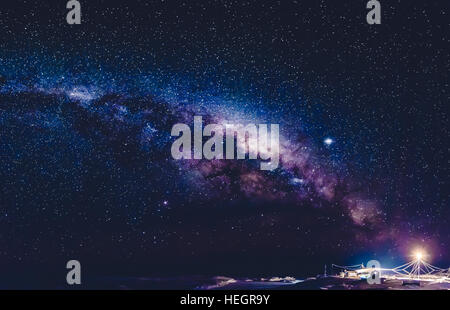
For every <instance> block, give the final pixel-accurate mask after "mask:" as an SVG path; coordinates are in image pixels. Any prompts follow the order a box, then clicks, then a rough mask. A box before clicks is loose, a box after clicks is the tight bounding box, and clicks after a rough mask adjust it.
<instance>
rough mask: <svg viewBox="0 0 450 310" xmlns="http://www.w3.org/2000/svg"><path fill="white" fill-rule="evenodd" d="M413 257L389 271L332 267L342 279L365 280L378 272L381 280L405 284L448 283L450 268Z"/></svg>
mask: <svg viewBox="0 0 450 310" xmlns="http://www.w3.org/2000/svg"><path fill="white" fill-rule="evenodd" d="M414 257H415V259H414V260H412V261H410V262H408V263H406V264H403V265H400V266H398V267H395V268H391V269H389V268H367V267H364V265H363V264H360V265H352V266H339V265H335V264H333V265H332V267H333V268H336V269H338V270H340V273H339V276H340V277H342V278H352V279H367V278H368V277H369V276H370V275H371V274H372V272H373V271H379V272H380V273H381V278H382V279H397V280H402V281H403V283H407V284H418V285H420V282H421V281H426V282H437V283H450V268H447V269H442V268H439V267H436V266H433V265H431V264H429V263H427V262H426V261H425V260H424V257H425V255H424V253H422V252H416V253H415V255H414ZM325 271H326V270H325Z"/></svg>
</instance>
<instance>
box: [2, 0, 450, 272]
mask: <svg viewBox="0 0 450 310" xmlns="http://www.w3.org/2000/svg"><path fill="white" fill-rule="evenodd" d="M94 2H95V1H94ZM169 2H170V1H169ZM192 2H193V1H188V2H180V3H177V4H170V3H166V2H159V1H158V2H157V1H155V2H152V1H131V2H130V3H128V4H123V3H114V1H113V2H111V3H109V2H108V4H104V3H103V2H101V1H100V2H99V3H92V4H90V5H86V7H83V10H84V13H83V23H82V24H81V25H79V27H78V26H77V27H75V28H74V27H71V26H69V25H67V24H65V19H64V14H65V8H64V6H63V7H62V8H60V7H59V6H58V5H56V4H55V5H54V4H52V3H51V1H50V2H49V3H46V4H42V5H39V6H38V5H36V4H31V3H28V2H24V5H23V6H22V7H20V9H18V8H17V7H15V8H9V7H7V6H6V5H3V4H2V5H0V11H1V12H2V19H1V21H0V29H3V31H2V32H3V33H4V35H2V38H1V39H0V47H1V49H0V64H1V66H0V128H1V131H0V143H1V144H0V145H1V147H0V178H1V180H2V186H1V190H0V194H1V197H0V227H1V228H0V265H3V264H4V263H8V264H10V265H11V266H14V268H17V269H20V268H22V267H23V266H28V267H30V268H31V267H32V266H36V265H37V264H39V265H40V266H46V267H42V268H43V269H44V270H52V269H51V268H52V267H51V266H53V265H54V264H59V262H60V261H61V262H64V261H65V259H66V258H70V259H72V258H78V259H80V260H81V261H83V262H86V264H89V266H91V265H92V266H95V268H96V270H98V271H99V272H100V271H102V270H106V271H104V272H108V271H107V270H110V269H111V268H114V270H116V273H125V274H126V273H128V272H133V273H136V272H139V273H140V272H145V273H146V274H151V273H163V274H164V273H178V274H182V273H186V274H187V273H189V274H195V273H197V274H198V273H218V272H220V273H225V272H227V273H228V274H233V273H235V274H264V273H269V274H270V273H275V272H277V273H278V272H281V273H290V274H292V273H294V274H295V273H299V274H302V273H304V272H306V270H302V269H301V267H300V266H299V265H304V266H308V268H312V269H314V268H315V269H316V270H321V268H322V267H323V265H324V264H327V263H328V264H330V263H332V262H336V261H345V262H348V263H361V261H364V260H369V259H372V258H373V259H384V260H385V261H386V262H388V264H389V263H392V264H395V263H397V262H399V261H400V262H402V261H403V258H402V256H403V255H405V253H408V251H409V249H410V247H411V246H415V245H426V247H428V248H429V250H431V251H433V255H434V257H433V259H434V260H435V261H438V262H443V263H445V262H448V260H449V259H450V256H449V253H448V251H447V242H448V241H449V234H450V231H449V228H448V227H449V225H448V218H449V216H448V215H449V208H448V182H447V181H448V146H449V144H448V128H449V127H448V114H447V110H448V48H447V50H446V49H445V48H444V42H447V43H448V37H446V33H445V32H444V31H443V30H442V27H443V26H441V25H442V24H443V21H444V20H445V14H446V13H445V12H446V10H445V9H443V8H438V7H435V6H433V5H431V4H426V3H423V2H419V1H418V2H417V6H414V5H411V6H408V8H404V7H402V6H400V5H399V4H393V5H392V8H391V9H392V10H391V11H388V10H387V12H386V17H385V18H384V19H383V24H382V25H377V26H375V28H376V29H375V28H373V27H371V26H369V25H367V24H364V20H365V19H364V18H365V15H364V14H363V13H364V7H362V11H361V12H360V8H359V6H358V5H354V4H352V5H351V4H345V5H344V4H337V3H336V4H335V3H331V2H330V1H315V2H313V1H301V2H302V5H301V6H299V5H298V3H297V2H292V3H291V2H289V1H286V2H285V3H284V2H283V4H281V3H276V4H273V5H270V6H267V5H264V4H261V3H259V2H254V3H240V2H232V1H213V2H212V3H211V4H201V3H197V4H195V3H192ZM303 2H305V3H303ZM319 2H320V3H319ZM324 15H325V16H328V18H327V19H324V18H323V17H322V16H324ZM24 16H25V17H27V18H24ZM403 16H410V18H412V19H413V20H414V21H415V23H414V25H411V20H408V25H409V26H408V27H410V28H405V27H404V20H403V19H404V18H405V17H403ZM61 17H62V18H61ZM431 18H432V19H433V23H430V22H429V21H428V22H427V20H428V19H431ZM44 21H45V23H44ZM431 32H433V34H434V35H433V36H431V35H430V33H431ZM195 115H200V116H202V118H203V123H204V124H213V123H214V124H226V123H232V124H244V125H245V124H249V123H252V124H271V123H272V124H273V123H275V124H279V128H280V162H279V166H278V168H277V169H275V170H272V171H270V170H268V171H265V170H261V169H260V160H249V159H245V160H226V159H223V160H206V159H192V160H175V159H173V158H172V156H171V152H170V148H171V145H172V143H173V142H174V140H175V139H176V137H173V136H171V129H172V126H173V125H175V124H177V123H184V124H188V125H189V126H191V125H192V124H193V121H194V116H195ZM63 265H64V264H63ZM11 268H13V267H11Z"/></svg>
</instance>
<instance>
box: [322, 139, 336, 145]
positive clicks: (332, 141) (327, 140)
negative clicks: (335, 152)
mask: <svg viewBox="0 0 450 310" xmlns="http://www.w3.org/2000/svg"><path fill="white" fill-rule="evenodd" d="M323 143H325V144H326V145H331V144H333V143H334V140H333V139H331V138H325V140H323Z"/></svg>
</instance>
